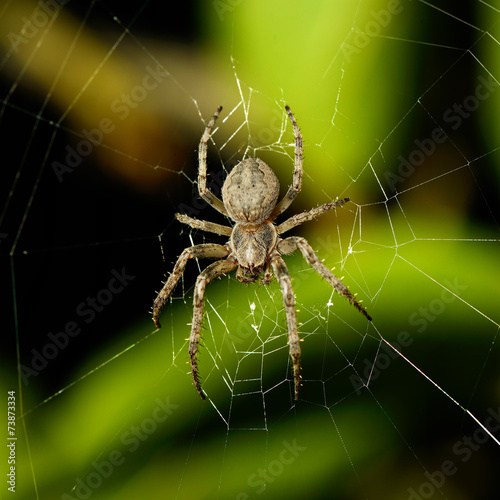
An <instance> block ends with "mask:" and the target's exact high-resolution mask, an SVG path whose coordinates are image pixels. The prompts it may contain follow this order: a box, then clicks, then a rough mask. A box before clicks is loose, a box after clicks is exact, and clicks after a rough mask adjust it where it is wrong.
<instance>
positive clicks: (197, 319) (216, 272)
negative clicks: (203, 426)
mask: <svg viewBox="0 0 500 500" xmlns="http://www.w3.org/2000/svg"><path fill="white" fill-rule="evenodd" d="M236 265H237V264H236V262H235V261H234V260H233V259H231V258H229V259H226V260H219V261H217V262H214V263H213V264H210V265H209V266H208V267H206V268H205V269H204V270H203V271H202V272H201V273H200V275H199V276H198V278H197V280H196V285H195V287H194V295H193V321H192V323H191V335H190V336H189V360H190V363H191V373H192V374H193V380H194V385H195V387H196V390H197V391H198V394H199V395H200V396H201V399H205V394H203V391H202V390H201V384H200V379H199V374H198V362H197V359H196V355H197V354H198V344H199V342H200V330H201V321H202V319H203V305H204V302H205V300H204V298H205V287H206V286H207V285H208V283H210V282H212V281H213V280H214V279H215V278H218V277H219V276H221V275H222V274H226V273H229V272H231V271H232V270H233V269H234V268H235V267H236Z"/></svg>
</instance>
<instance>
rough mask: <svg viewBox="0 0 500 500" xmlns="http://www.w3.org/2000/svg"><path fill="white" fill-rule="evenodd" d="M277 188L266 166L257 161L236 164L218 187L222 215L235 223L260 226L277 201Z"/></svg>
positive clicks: (273, 174)
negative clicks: (224, 214)
mask: <svg viewBox="0 0 500 500" xmlns="http://www.w3.org/2000/svg"><path fill="white" fill-rule="evenodd" d="M279 190H280V184H279V181H278V178H277V177H276V175H275V173H274V172H273V171H272V170H271V168H270V167H269V165H267V163H265V162H263V161H262V160H261V159H259V158H247V159H245V160H242V161H240V163H238V165H236V167H234V168H233V170H232V171H231V172H230V174H229V175H228V176H227V178H226V180H225V182H224V185H223V186H222V199H223V201H224V207H225V208H226V211H227V213H228V215H229V217H231V219H233V220H234V221H235V222H238V223H241V224H261V223H263V222H264V221H265V220H266V219H267V218H268V217H269V216H270V215H271V212H272V211H273V209H274V207H275V206H276V203H277V201H278V195H279Z"/></svg>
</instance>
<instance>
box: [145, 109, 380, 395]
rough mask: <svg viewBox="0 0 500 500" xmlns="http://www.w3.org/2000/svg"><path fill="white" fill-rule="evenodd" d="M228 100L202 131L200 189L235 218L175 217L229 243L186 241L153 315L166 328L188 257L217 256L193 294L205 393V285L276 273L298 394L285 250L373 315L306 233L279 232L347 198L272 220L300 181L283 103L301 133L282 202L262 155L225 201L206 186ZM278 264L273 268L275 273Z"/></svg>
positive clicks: (193, 355)
mask: <svg viewBox="0 0 500 500" xmlns="http://www.w3.org/2000/svg"><path fill="white" fill-rule="evenodd" d="M221 109H222V107H220V106H219V107H218V108H217V111H216V112H215V114H214V115H213V117H212V119H211V120H210V122H209V123H208V125H207V126H206V128H205V132H204V133H203V136H202V137H201V141H200V147H199V152H198V159H199V170H198V190H199V192H200V196H201V197H202V198H203V199H204V200H205V201H206V202H208V203H209V204H210V205H212V206H213V207H214V208H215V209H216V210H218V211H219V212H221V213H222V214H224V215H226V216H227V217H229V218H230V219H231V220H232V221H233V222H235V225H234V226H233V227H228V226H223V225H221V224H215V223H213V222H208V221H204V220H198V219H194V218H192V217H189V216H187V215H183V214H176V217H177V219H178V220H179V221H180V222H182V223H184V224H188V225H189V226H191V227H193V228H195V229H202V230H204V231H208V232H211V233H215V234H219V235H222V236H229V241H228V242H227V243H226V244H225V245H217V244H215V243H206V244H201V245H194V246H192V247H189V248H186V249H185V250H184V251H183V252H182V254H181V255H180V257H179V258H178V260H177V262H176V264H175V266H174V270H173V271H172V274H171V275H170V277H169V278H168V280H167V282H166V283H165V286H164V287H163V288H162V290H161V291H160V293H159V294H158V296H157V297H156V300H155V302H154V306H153V320H154V322H155V324H156V326H157V327H158V328H159V327H160V322H159V314H160V311H161V309H162V307H163V305H164V304H165V301H166V300H167V299H168V297H169V296H170V294H171V293H172V290H173V289H174V287H175V285H176V284H177V282H178V281H179V279H180V277H181V276H182V273H183V272H184V268H185V267H186V264H187V262H188V260H189V259H192V258H216V259H219V260H217V261H216V262H214V263H212V264H210V265H209V266H208V267H206V268H205V269H204V270H203V271H202V272H201V273H200V275H199V276H198V278H197V280H196V285H195V289H194V297H193V321H192V324H191V335H190V337H189V357H190V363H191V372H192V374H193V379H194V384H195V386H196V390H197V391H198V393H199V394H200V396H201V397H202V398H203V399H205V395H204V393H203V391H202V389H201V384H200V381H199V375H198V365H197V353H198V344H199V340H200V330H201V321H202V318H203V304H204V295H205V287H206V285H207V284H208V283H210V282H211V281H213V280H214V279H215V278H217V277H218V276H221V275H223V274H226V273H228V272H230V271H232V270H234V269H235V268H237V271H236V277H237V278H238V280H239V281H241V282H244V283H252V282H254V281H255V280H257V279H258V278H259V277H261V276H262V282H263V283H264V284H267V283H269V282H270V281H271V276H272V272H274V274H275V276H276V278H277V279H278V281H279V283H280V286H281V290H282V295H283V304H284V306H285V312H286V321H287V326H288V337H289V341H288V343H289V346H290V356H291V358H292V362H293V376H294V386H295V390H294V395H295V399H298V397H299V387H300V345H299V342H300V338H299V334H298V330H297V319H296V315H295V297H294V295H293V290H292V282H291V278H290V274H289V272H288V268H287V266H286V264H285V261H284V260H283V258H282V257H281V255H282V254H290V253H292V252H294V251H295V250H297V249H298V250H300V251H301V252H302V254H303V256H304V258H305V259H306V261H307V262H308V263H309V265H311V266H312V267H313V268H314V269H315V270H316V271H317V272H318V273H319V274H320V275H321V276H323V278H325V279H326V280H327V281H328V283H329V284H330V285H331V286H332V287H333V288H335V290H337V292H339V293H340V294H341V295H343V296H344V297H345V298H346V299H347V300H348V301H349V302H350V303H351V304H353V305H354V306H355V307H356V308H357V309H358V310H359V311H360V312H361V313H363V314H364V315H365V316H366V318H367V319H368V320H370V321H371V318H370V316H369V315H368V313H367V312H366V310H365V309H364V308H363V307H362V306H361V305H360V303H359V302H358V301H357V300H356V299H355V298H354V296H353V295H352V294H351V292H349V289H348V288H347V287H346V286H345V285H344V284H343V283H342V282H341V281H340V280H339V279H338V278H337V277H336V276H335V275H334V274H333V273H332V272H331V271H330V270H329V269H328V268H327V267H326V266H325V265H324V264H323V263H322V262H321V261H320V260H319V259H318V257H317V256H316V254H315V253H314V251H313V249H312V248H311V246H310V245H309V243H308V242H307V241H306V240H305V239H304V238H302V237H300V236H290V237H288V238H285V239H281V238H280V235H281V234H283V233H285V232H286V231H289V230H290V229H292V228H294V227H295V226H298V225H300V224H302V223H303V222H306V221H308V220H311V219H313V218H315V217H317V216H319V215H321V214H323V213H325V212H327V211H328V210H331V209H332V208H335V207H338V206H340V205H343V204H344V203H346V202H347V201H349V198H344V199H343V200H336V201H332V202H331V203H325V204H324V205H320V206H319V207H316V208H313V209H311V210H309V211H306V212H302V213H300V214H297V215H294V216H293V217H290V218H289V219H287V220H286V221H285V222H282V223H281V224H279V225H275V224H274V222H273V221H274V220H275V219H276V217H278V215H280V214H281V213H282V212H284V211H285V210H286V209H287V208H288V207H289V206H290V204H291V203H292V201H293V199H294V198H295V196H296V195H297V194H298V193H299V192H300V189H301V185H302V136H301V134H300V130H299V127H298V125H297V122H296V121H295V118H294V116H293V114H292V112H291V111H290V108H289V107H288V106H285V109H286V112H287V113H288V117H289V118H290V121H291V123H292V126H293V130H294V135H295V168H294V173H293V182H292V184H291V185H290V186H289V188H288V191H287V193H286V194H285V196H284V197H283V199H282V200H281V201H280V202H279V203H278V196H279V188H280V186H279V181H278V178H277V177H276V175H275V174H274V172H273V171H272V170H271V168H270V167H269V165H267V164H266V163H265V162H263V161H262V160H261V159H259V158H246V159H245V160H242V161H241V162H240V163H238V165H236V166H235V167H234V169H233V170H232V171H231V172H230V173H229V175H228V176H227V178H226V180H225V181H224V185H223V186H222V201H221V200H220V199H219V198H217V197H216V196H215V195H214V194H213V193H212V192H211V191H210V190H209V189H208V188H207V143H208V139H209V138H210V134H211V132H212V128H213V126H214V124H215V121H216V120H217V117H218V116H219V113H220V111H221ZM271 269H272V272H271Z"/></svg>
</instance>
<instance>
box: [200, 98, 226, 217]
mask: <svg viewBox="0 0 500 500" xmlns="http://www.w3.org/2000/svg"><path fill="white" fill-rule="evenodd" d="M221 111H222V106H219V107H218V108H217V110H216V111H215V113H214V115H213V116H212V118H211V120H210V121H209V122H208V124H207V126H206V127H205V132H204V133H203V135H202V136H201V140H200V146H199V147H198V191H199V193H200V196H201V197H202V198H203V199H204V200H205V201H206V202H207V203H209V204H210V205H212V207H214V208H215V209H216V210H218V211H219V212H220V213H221V214H224V215H227V212H226V208H225V207H224V203H222V201H221V200H219V198H217V196H215V194H213V193H212V191H210V189H209V188H208V187H207V144H208V139H210V134H211V133H212V128H213V127H214V125H215V121H216V120H217V118H218V116H219V113H220V112H221Z"/></svg>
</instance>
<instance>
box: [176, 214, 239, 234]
mask: <svg viewBox="0 0 500 500" xmlns="http://www.w3.org/2000/svg"><path fill="white" fill-rule="evenodd" d="M175 218H176V219H177V220H178V221H179V222H182V223H183V224H187V225H188V226H191V227H192V228H194V229H201V230H202V231H207V232H209V233H215V234H220V235H221V236H231V233H232V232H233V228H232V227H229V226H223V225H222V224H216V223H215V222H209V221H206V220H199V219H195V218H194V217H189V215H185V214H175Z"/></svg>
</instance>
